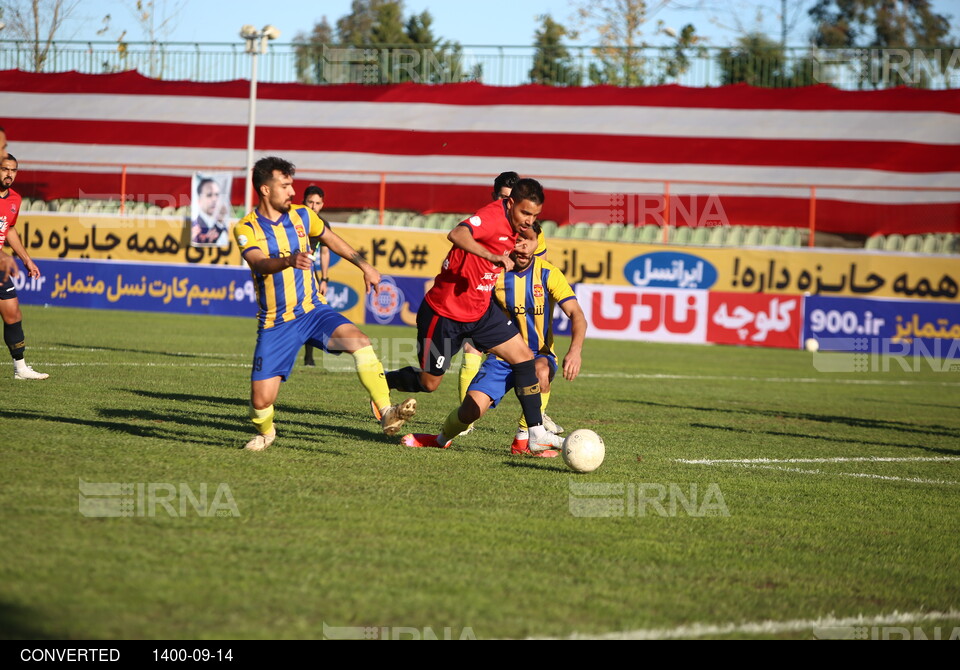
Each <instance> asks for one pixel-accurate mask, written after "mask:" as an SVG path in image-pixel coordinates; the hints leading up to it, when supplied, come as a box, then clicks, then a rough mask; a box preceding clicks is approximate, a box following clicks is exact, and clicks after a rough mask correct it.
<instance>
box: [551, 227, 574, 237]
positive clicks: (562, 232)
mask: <svg viewBox="0 0 960 670" xmlns="http://www.w3.org/2000/svg"><path fill="white" fill-rule="evenodd" d="M572 229H573V226H571V225H570V224H569V223H568V224H567V225H565V226H558V227H557V229H556V231H554V233H553V236H554V237H555V238H557V239H560V240H565V239H568V238H569V237H570V231H571V230H572Z"/></svg>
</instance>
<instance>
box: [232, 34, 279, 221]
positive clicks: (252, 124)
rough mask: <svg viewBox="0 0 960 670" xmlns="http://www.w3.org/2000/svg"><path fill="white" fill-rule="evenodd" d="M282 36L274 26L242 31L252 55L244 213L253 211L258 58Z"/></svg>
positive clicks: (249, 52)
mask: <svg viewBox="0 0 960 670" xmlns="http://www.w3.org/2000/svg"><path fill="white" fill-rule="evenodd" d="M279 35H280V31H279V30H277V29H276V28H274V27H273V26H265V27H264V28H263V30H256V29H255V28H253V26H244V27H243V28H241V29H240V37H242V38H244V39H245V40H246V41H247V53H248V54H250V112H249V115H248V117H247V171H246V173H245V174H244V179H243V183H244V188H243V193H244V199H243V211H244V213H245V214H246V213H249V212H250V211H251V210H252V209H253V184H252V183H251V181H250V175H251V174H252V173H253V147H254V136H255V135H256V129H257V56H259V55H260V54H266V53H267V43H268V42H269V41H270V40H272V39H275V38H276V37H278V36H279Z"/></svg>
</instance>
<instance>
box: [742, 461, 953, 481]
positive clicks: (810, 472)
mask: <svg viewBox="0 0 960 670" xmlns="http://www.w3.org/2000/svg"><path fill="white" fill-rule="evenodd" d="M737 467H741V468H762V469H764V470H782V471H784V472H799V473H800V474H803V475H826V476H830V475H835V476H838V477H860V478H864V479H884V480H886V481H891V482H910V483H911V484H947V485H951V486H956V485H958V484H960V482H953V481H949V480H946V479H921V478H920V477H894V476H892V475H872V474H868V473H866V472H824V471H823V470H803V469H801V468H785V467H782V466H779V465H756V464H751V463H740V464H738V465H737Z"/></svg>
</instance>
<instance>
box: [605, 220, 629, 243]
mask: <svg viewBox="0 0 960 670" xmlns="http://www.w3.org/2000/svg"><path fill="white" fill-rule="evenodd" d="M604 225H605V226H606V227H605V228H604V229H603V238H601V239H603V240H605V241H607V242H617V241H619V240H620V238H622V237H623V231H624V230H625V229H626V226H624V225H623V224H622V223H606V224H604Z"/></svg>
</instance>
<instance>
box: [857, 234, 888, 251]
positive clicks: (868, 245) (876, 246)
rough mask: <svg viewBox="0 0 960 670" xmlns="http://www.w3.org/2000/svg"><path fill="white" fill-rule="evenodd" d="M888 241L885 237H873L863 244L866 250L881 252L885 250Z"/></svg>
mask: <svg viewBox="0 0 960 670" xmlns="http://www.w3.org/2000/svg"><path fill="white" fill-rule="evenodd" d="M886 241H887V239H886V238H885V237H884V236H883V235H871V236H870V237H868V238H867V241H866V242H864V243H863V248H864V249H870V250H872V251H879V250H882V249H883V245H884V243H885V242H886Z"/></svg>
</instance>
